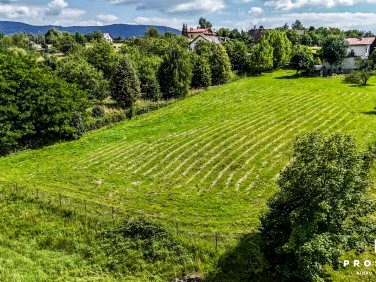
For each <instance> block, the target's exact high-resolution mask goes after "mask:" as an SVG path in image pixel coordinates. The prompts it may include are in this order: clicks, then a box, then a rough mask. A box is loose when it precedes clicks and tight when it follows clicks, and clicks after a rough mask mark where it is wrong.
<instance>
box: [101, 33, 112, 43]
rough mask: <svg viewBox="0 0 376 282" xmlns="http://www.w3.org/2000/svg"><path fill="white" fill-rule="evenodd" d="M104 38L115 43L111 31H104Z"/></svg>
mask: <svg viewBox="0 0 376 282" xmlns="http://www.w3.org/2000/svg"><path fill="white" fill-rule="evenodd" d="M102 36H103V39H104V41H106V42H108V43H113V42H114V39H113V38H112V36H111V34H109V33H103V35H102Z"/></svg>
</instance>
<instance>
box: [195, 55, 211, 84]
mask: <svg viewBox="0 0 376 282" xmlns="http://www.w3.org/2000/svg"><path fill="white" fill-rule="evenodd" d="M192 74H193V76H192V87H194V88H199V87H209V86H210V85H211V70H210V64H209V60H208V57H206V56H198V57H197V59H196V62H195V64H194V65H193V69H192Z"/></svg>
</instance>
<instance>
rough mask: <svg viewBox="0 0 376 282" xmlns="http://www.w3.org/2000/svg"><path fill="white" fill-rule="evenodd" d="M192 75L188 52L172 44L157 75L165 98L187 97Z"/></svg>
mask: <svg viewBox="0 0 376 282" xmlns="http://www.w3.org/2000/svg"><path fill="white" fill-rule="evenodd" d="M191 75H192V74H191V65H190V63H189V58H188V53H187V51H186V50H184V49H183V48H180V47H179V46H177V45H176V44H171V46H170V47H169V49H168V51H167V54H166V55H165V56H164V57H163V61H162V64H161V65H160V67H159V70H158V74H157V78H158V81H159V85H160V87H161V91H162V94H163V98H175V97H182V96H185V95H187V94H188V91H189V85H190V84H191Z"/></svg>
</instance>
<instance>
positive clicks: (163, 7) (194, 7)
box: [108, 0, 249, 15]
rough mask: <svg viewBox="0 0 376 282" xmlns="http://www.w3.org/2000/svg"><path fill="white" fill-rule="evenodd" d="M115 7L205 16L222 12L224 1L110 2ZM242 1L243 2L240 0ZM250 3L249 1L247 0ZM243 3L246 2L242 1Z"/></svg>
mask: <svg viewBox="0 0 376 282" xmlns="http://www.w3.org/2000/svg"><path fill="white" fill-rule="evenodd" d="M108 1H109V2H110V3H111V4H115V5H134V6H136V8H137V10H155V11H159V12H161V13H165V14H178V13H180V14H190V15H192V14H204V13H211V12H219V11H222V10H223V9H224V8H225V7H226V5H225V1H224V0H193V1H188V0H183V1H182V0H159V1H156V0H108ZM240 1H241V0H240ZM246 1H249V0H246ZM242 2H243V3H245V2H244V0H243V1H242Z"/></svg>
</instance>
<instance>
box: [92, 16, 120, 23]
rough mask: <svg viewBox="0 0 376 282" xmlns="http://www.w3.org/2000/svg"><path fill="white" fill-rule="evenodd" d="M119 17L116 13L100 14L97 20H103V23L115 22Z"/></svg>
mask: <svg viewBox="0 0 376 282" xmlns="http://www.w3.org/2000/svg"><path fill="white" fill-rule="evenodd" d="M117 19H118V17H117V16H115V15H109V14H108V15H98V16H97V17H96V20H97V21H99V22H102V23H113V22H116V21H117Z"/></svg>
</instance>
